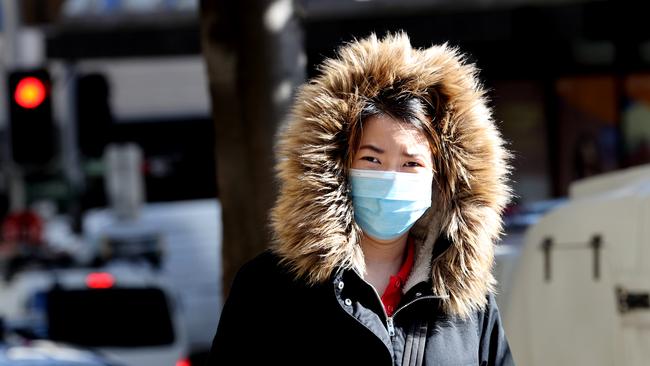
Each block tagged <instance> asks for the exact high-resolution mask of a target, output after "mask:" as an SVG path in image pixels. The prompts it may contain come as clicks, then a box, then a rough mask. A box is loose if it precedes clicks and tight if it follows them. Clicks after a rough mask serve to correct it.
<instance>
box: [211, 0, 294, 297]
mask: <svg viewBox="0 0 650 366" xmlns="http://www.w3.org/2000/svg"><path fill="white" fill-rule="evenodd" d="M201 38H202V39H201V45H202V51H203V55H204V57H205V60H206V65H207V70H208V77H209V88H210V94H211V101H212V114H213V118H214V123H215V127H216V128H215V131H216V139H215V143H216V149H215V153H216V162H217V185H218V189H219V200H220V202H221V207H222V227H223V242H222V243H223V245H222V266H223V282H222V283H223V289H224V299H225V297H226V296H227V293H228V290H229V287H230V284H231V282H232V279H233V277H234V275H235V273H236V271H237V270H238V269H239V267H240V266H241V265H242V264H243V263H244V262H245V261H247V260H249V259H250V258H252V257H253V256H254V255H256V254H258V253H259V252H261V251H263V250H264V249H265V248H267V247H268V245H269V244H270V238H271V235H270V234H271V233H270V230H269V225H268V213H269V209H270V208H271V206H272V204H273V202H274V200H275V195H276V190H277V187H276V184H275V180H274V177H273V166H274V154H273V145H274V137H275V134H276V131H277V130H278V128H279V127H280V125H281V123H282V121H283V120H284V119H285V118H286V117H287V115H288V111H289V108H290V105H291V101H292V99H293V93H294V90H295V87H296V86H297V85H299V84H300V83H302V82H303V81H304V79H305V64H306V60H305V56H304V52H303V45H302V32H301V27H300V24H299V22H298V20H297V17H296V15H295V11H294V6H293V2H292V1H291V0H260V1H255V0H248V1H229V0H203V1H201Z"/></svg>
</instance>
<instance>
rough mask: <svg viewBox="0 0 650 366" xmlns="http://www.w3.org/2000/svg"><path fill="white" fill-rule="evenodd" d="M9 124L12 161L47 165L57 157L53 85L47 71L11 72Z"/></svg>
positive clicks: (27, 164) (30, 164) (32, 164)
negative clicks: (52, 100)
mask: <svg viewBox="0 0 650 366" xmlns="http://www.w3.org/2000/svg"><path fill="white" fill-rule="evenodd" d="M8 79H9V123H10V130H11V146H12V153H13V160H14V161H15V162H16V163H17V164H20V165H26V166H38V165H43V164H46V163H48V162H49V161H50V160H51V159H52V158H53V157H54V154H55V144H54V137H55V136H54V124H53V121H52V102H51V98H50V97H51V82H50V75H49V73H48V72H47V70H45V69H36V70H24V71H14V72H10V73H9V78H8Z"/></svg>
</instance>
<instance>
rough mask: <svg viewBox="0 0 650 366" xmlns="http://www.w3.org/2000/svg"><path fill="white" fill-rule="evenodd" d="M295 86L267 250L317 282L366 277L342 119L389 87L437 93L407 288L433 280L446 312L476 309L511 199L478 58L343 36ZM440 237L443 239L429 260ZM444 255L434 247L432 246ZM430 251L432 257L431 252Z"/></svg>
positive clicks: (394, 38)
mask: <svg viewBox="0 0 650 366" xmlns="http://www.w3.org/2000/svg"><path fill="white" fill-rule="evenodd" d="M320 71H321V74H320V75H319V76H317V77H315V78H314V79H312V80H310V82H308V83H307V84H305V85H303V86H302V87H301V89H300V90H299V92H298V95H297V99H296V102H295V104H294V109H293V112H292V116H291V118H290V120H289V122H288V124H287V125H285V126H283V128H282V129H281V131H280V133H279V136H278V145H277V166H276V169H277V176H278V179H279V183H280V191H279V197H278V200H277V202H276V204H275V207H274V208H273V209H272V212H271V224H272V228H273V232H274V240H275V243H274V251H275V252H276V253H277V254H278V255H279V256H280V258H281V259H282V261H283V262H284V263H285V264H286V265H287V266H288V267H289V268H290V269H291V270H292V271H293V272H294V273H295V275H296V276H297V277H299V278H303V279H305V280H307V281H308V282H309V283H312V284H316V283H322V282H324V281H326V280H328V279H329V278H330V276H331V275H332V274H333V272H334V271H336V270H337V269H338V268H350V269H355V270H357V271H358V272H359V273H365V264H364V259H363V252H362V250H361V246H360V245H359V241H360V237H361V229H360V228H359V227H358V226H357V224H356V223H355V222H354V213H353V208H352V202H351V197H350V193H349V183H348V168H347V166H346V154H347V149H348V144H349V132H350V131H349V127H350V123H349V121H353V120H355V119H359V116H360V113H361V110H362V108H363V106H364V101H365V100H368V99H371V98H373V97H375V96H377V95H378V93H379V92H380V91H382V90H385V89H387V88H400V89H401V90H402V91H403V92H405V93H411V94H413V95H415V96H423V95H427V94H428V95H430V96H431V98H432V100H438V101H439V102H440V104H439V105H438V108H437V109H438V113H437V115H436V116H435V118H434V119H433V121H432V124H433V127H434V131H435V132H436V133H437V136H435V137H436V139H435V146H432V150H433V152H434V167H435V177H434V183H433V195H432V205H431V208H430V209H429V210H428V211H427V213H425V215H424V216H423V217H421V218H420V219H419V220H418V222H417V223H416V224H415V226H414V227H413V228H412V229H411V235H412V236H413V237H414V238H415V242H416V259H415V265H414V268H413V271H412V273H411V276H410V278H409V280H408V281H407V283H406V286H405V289H404V291H406V290H408V289H409V288H411V287H412V286H413V285H415V284H416V283H418V282H421V281H429V280H430V281H431V284H432V286H433V291H434V293H435V294H436V295H439V296H442V297H445V299H444V300H443V308H444V309H445V311H446V312H447V313H448V314H452V315H458V316H462V317H466V316H469V315H470V314H471V313H472V312H473V311H475V310H480V309H482V308H483V306H484V305H485V304H486V295H487V294H488V292H492V291H494V285H495V280H494V277H493V276H492V266H493V262H494V246H495V241H496V240H497V239H498V237H499V235H500V234H501V226H502V223H501V211H502V209H503V208H504V206H505V205H506V204H507V202H508V200H509V197H510V189H509V188H508V186H507V184H506V183H507V175H508V171H509V167H508V163H507V160H508V157H509V154H508V152H507V151H506V150H505V149H504V147H503V140H502V139H501V136H500V134H499V132H498V131H497V129H496V127H495V124H494V121H493V120H492V114H491V111H490V109H489V108H488V106H487V105H486V100H485V96H484V91H483V90H482V88H481V86H480V84H479V82H478V79H477V75H476V74H477V70H476V69H475V68H474V66H473V65H470V64H467V63H465V61H464V60H463V57H462V55H460V54H459V52H458V51H457V50H455V49H452V48H449V47H448V46H447V45H442V46H433V47H430V48H427V49H414V48H412V47H411V45H410V42H409V39H408V37H407V36H406V34H403V33H399V34H396V35H389V36H387V37H385V38H383V39H378V38H377V37H376V36H374V35H372V36H370V37H368V38H366V39H363V40H359V41H355V42H352V43H349V44H347V45H345V46H343V47H342V48H340V49H339V51H338V57H337V58H335V59H327V60H326V61H325V62H324V63H323V64H322V65H321V68H320ZM439 237H442V238H445V239H446V240H445V242H447V243H449V247H448V248H447V249H446V250H444V251H443V252H442V253H441V254H440V255H437V256H435V258H434V257H433V255H432V253H433V247H434V244H435V243H436V242H441V241H439V240H437V239H438V238H439ZM437 252H439V250H438V251H437ZM432 259H433V260H432Z"/></svg>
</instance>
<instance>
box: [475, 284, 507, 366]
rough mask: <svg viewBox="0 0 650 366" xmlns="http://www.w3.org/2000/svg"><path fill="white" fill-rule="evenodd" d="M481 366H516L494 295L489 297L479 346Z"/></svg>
mask: <svg viewBox="0 0 650 366" xmlns="http://www.w3.org/2000/svg"><path fill="white" fill-rule="evenodd" d="M479 357H480V360H481V363H480V364H481V365H486V366H514V365H515V363H514V360H513V358H512V354H511V353H510V346H509V345H508V340H507V338H506V334H505V332H504V330H503V325H502V323H501V315H500V314H499V307H498V306H497V302H496V299H495V297H494V294H490V295H488V305H487V308H486V310H485V312H484V314H483V324H482V330H481V343H480V345H479Z"/></svg>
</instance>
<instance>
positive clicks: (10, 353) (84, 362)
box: [0, 318, 122, 366]
mask: <svg viewBox="0 0 650 366" xmlns="http://www.w3.org/2000/svg"><path fill="white" fill-rule="evenodd" d="M0 366H122V365H119V364H118V363H116V362H114V361H113V360H109V359H107V358H106V357H104V356H103V355H101V354H99V353H97V352H94V351H92V350H88V349H82V348H78V347H72V346H70V345H67V344H63V343H57V342H52V341H46V340H31V339H29V338H24V337H22V336H20V335H19V334H18V333H16V332H15V331H14V330H13V329H12V328H11V327H10V326H6V325H5V323H4V320H3V319H1V318H0Z"/></svg>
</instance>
